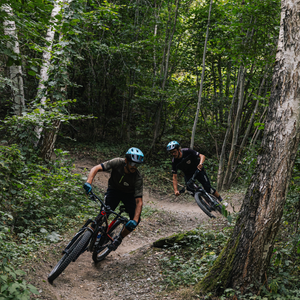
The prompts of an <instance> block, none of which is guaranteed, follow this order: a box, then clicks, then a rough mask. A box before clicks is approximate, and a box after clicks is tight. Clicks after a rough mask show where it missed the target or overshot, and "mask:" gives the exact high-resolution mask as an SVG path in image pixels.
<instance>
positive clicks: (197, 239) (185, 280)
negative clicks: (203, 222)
mask: <svg viewBox="0 0 300 300" xmlns="http://www.w3.org/2000/svg"><path fill="white" fill-rule="evenodd" d="M229 232H230V230H229V228H227V229H224V230H223V231H220V232H215V231H213V230H209V229H205V228H204V227H199V228H197V229H196V230H193V231H191V232H187V233H186V234H185V235H184V237H183V238H182V239H180V243H175V244H174V245H173V246H172V247H169V248H168V249H166V250H165V251H164V254H163V255H162V256H161V260H160V262H161V264H162V268H163V270H164V271H163V275H164V277H165V278H164V282H165V283H166V284H167V286H168V287H177V286H181V285H186V286H189V285H194V284H196V283H197V282H198V281H199V280H201V279H202V278H203V277H204V276H205V275H206V273H207V272H208V270H209V268H210V267H211V266H212V264H213V262H214V261H215V260H216V258H217V257H218V255H219V253H220V252H221V250H222V249H223V247H224V245H225V242H226V241H227V239H228V237H229Z"/></svg>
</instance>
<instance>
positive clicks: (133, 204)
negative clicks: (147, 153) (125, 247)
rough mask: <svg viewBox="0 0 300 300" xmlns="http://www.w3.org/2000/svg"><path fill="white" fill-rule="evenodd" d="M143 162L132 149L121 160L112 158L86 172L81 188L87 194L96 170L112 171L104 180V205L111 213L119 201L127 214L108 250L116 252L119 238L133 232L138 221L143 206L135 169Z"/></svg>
mask: <svg viewBox="0 0 300 300" xmlns="http://www.w3.org/2000/svg"><path fill="white" fill-rule="evenodd" d="M143 161H144V154H143V152H142V151H141V150H140V149H138V148H135V147H132V148H130V149H129V150H128V151H127V152H126V156H125V159H124V158H114V159H112V160H109V161H106V162H104V163H101V164H99V165H97V166H95V167H93V168H92V169H91V171H90V173H89V176H88V179H87V182H86V183H85V184H84V186H83V187H84V189H85V190H86V192H87V194H89V193H90V192H91V190H92V186H91V184H92V182H93V179H94V177H95V176H96V174H97V173H98V172H99V171H108V170H112V172H111V175H110V178H109V180H108V188H107V191H106V193H105V204H107V205H109V206H110V208H111V209H112V210H115V209H116V207H117V206H118V205H119V203H120V201H122V202H123V203H124V205H125V211H126V212H127V213H128V214H129V217H130V220H129V221H128V222H127V223H126V224H125V228H124V229H123V231H122V232H121V234H120V235H119V236H117V237H116V238H115V239H114V242H113V243H112V244H111V245H110V247H111V250H116V249H117V247H118V246H119V245H120V244H121V242H122V239H123V238H124V237H125V236H126V235H128V234H129V233H130V232H131V231H133V230H134V229H135V228H136V226H137V225H138V224H139V222H140V216H141V212H142V207H143V179H142V176H141V174H140V172H139V171H138V170H137V166H138V165H139V164H141V163H143Z"/></svg>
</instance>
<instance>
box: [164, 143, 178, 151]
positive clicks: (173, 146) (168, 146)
mask: <svg viewBox="0 0 300 300" xmlns="http://www.w3.org/2000/svg"><path fill="white" fill-rule="evenodd" d="M179 147H180V145H179V143H178V142H176V141H172V142H170V143H169V144H168V145H167V151H171V150H174V149H179Z"/></svg>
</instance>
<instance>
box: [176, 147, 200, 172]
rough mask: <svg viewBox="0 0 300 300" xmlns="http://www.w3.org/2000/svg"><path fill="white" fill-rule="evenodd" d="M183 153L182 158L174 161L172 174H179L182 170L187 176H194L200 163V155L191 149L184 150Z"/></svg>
mask: <svg viewBox="0 0 300 300" xmlns="http://www.w3.org/2000/svg"><path fill="white" fill-rule="evenodd" d="M181 152H182V157H181V158H179V159H176V158H173V159H172V173H173V174H177V171H178V170H181V171H182V172H183V173H184V175H186V176H189V175H193V174H194V173H195V171H196V169H197V166H198V165H199V163H200V157H199V155H200V153H199V152H197V151H195V150H192V149H189V148H182V149H181Z"/></svg>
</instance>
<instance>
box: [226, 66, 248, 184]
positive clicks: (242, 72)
mask: <svg viewBox="0 0 300 300" xmlns="http://www.w3.org/2000/svg"><path fill="white" fill-rule="evenodd" d="M238 85H239V97H238V107H237V112H236V116H235V120H234V126H233V133H232V142H231V149H230V153H229V158H228V164H227V170H226V173H225V176H224V181H223V185H222V189H223V188H225V189H227V188H228V184H229V176H230V173H231V171H232V164H233V161H234V156H235V151H236V147H237V140H238V135H239V129H240V122H241V116H242V110H243V103H244V86H245V69H244V67H243V66H241V67H240V81H239V84H238Z"/></svg>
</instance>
